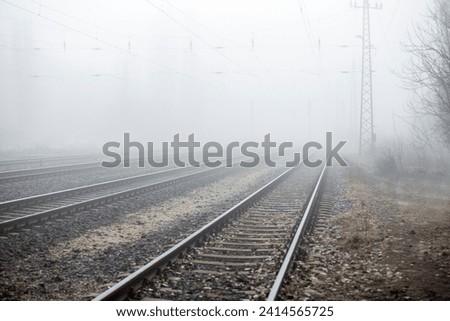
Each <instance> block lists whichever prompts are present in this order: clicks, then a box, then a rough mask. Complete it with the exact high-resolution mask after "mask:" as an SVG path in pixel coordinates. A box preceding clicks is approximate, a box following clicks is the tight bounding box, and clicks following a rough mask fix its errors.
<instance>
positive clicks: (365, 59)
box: [350, 0, 382, 154]
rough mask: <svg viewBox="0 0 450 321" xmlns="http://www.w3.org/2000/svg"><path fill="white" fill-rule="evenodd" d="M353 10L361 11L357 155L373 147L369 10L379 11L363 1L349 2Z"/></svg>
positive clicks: (377, 6) (376, 7)
mask: <svg viewBox="0 0 450 321" xmlns="http://www.w3.org/2000/svg"><path fill="white" fill-rule="evenodd" d="M350 5H351V6H352V7H355V8H361V9H363V32H362V67H361V110H360V115H359V118H360V119H359V121H360V131H359V153H360V154H362V153H367V152H371V151H373V149H374V145H375V133H374V129H373V96H372V47H371V41H370V9H381V8H382V5H379V4H378V3H377V4H375V5H374V6H371V5H370V4H369V0H363V4H362V5H358V4H356V3H353V2H350Z"/></svg>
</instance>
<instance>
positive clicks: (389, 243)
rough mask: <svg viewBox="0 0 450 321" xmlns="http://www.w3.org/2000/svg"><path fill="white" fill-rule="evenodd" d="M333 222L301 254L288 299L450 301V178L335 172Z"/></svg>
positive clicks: (357, 170) (317, 232) (286, 294)
mask: <svg viewBox="0 0 450 321" xmlns="http://www.w3.org/2000/svg"><path fill="white" fill-rule="evenodd" d="M328 186H329V188H327V192H326V193H325V194H326V195H328V196H329V197H330V199H332V200H333V202H332V203H333V204H332V217H331V219H327V220H326V225H325V226H322V227H320V228H317V229H316V230H315V231H314V232H313V233H312V235H311V236H310V237H309V239H308V240H307V242H305V244H304V245H303V246H302V247H301V253H303V254H302V257H301V258H300V260H299V261H298V262H297V263H296V265H295V267H294V271H293V273H292V274H291V278H290V281H289V283H288V284H287V285H286V287H285V290H284V292H283V293H282V297H283V298H284V299H287V300H449V299H450V256H449V254H450V251H449V247H450V239H449V236H450V179H449V176H448V174H447V175H442V174H441V175H435V176H429V177H424V176H422V177H421V178H417V177H416V178H414V177H405V176H401V177H391V178H387V177H383V173H379V172H376V171H369V170H365V169H363V167H362V166H358V165H353V166H350V167H349V168H335V169H333V171H332V174H331V175H330V178H329V185H328Z"/></svg>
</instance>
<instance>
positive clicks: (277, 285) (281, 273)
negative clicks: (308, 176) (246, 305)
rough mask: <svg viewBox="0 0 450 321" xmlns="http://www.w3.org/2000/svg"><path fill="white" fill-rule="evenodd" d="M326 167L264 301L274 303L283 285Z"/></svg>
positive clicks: (305, 227) (317, 196)
mask: <svg viewBox="0 0 450 321" xmlns="http://www.w3.org/2000/svg"><path fill="white" fill-rule="evenodd" d="M326 170H327V165H326V163H325V164H324V166H323V169H322V171H321V172H320V175H319V179H318V180H317V183H316V185H315V187H314V190H313V192H312V194H311V196H310V198H309V201H308V205H307V207H306V209H305V211H304V213H303V215H302V217H301V220H300V222H299V224H298V226H297V228H296V230H295V235H294V237H293V239H292V241H291V244H290V246H289V249H288V251H287V252H286V255H285V257H284V260H283V263H282V264H281V267H280V269H279V270H278V274H277V276H276V278H275V281H274V283H273V285H272V287H271V289H270V292H269V295H268V296H267V298H266V301H275V300H276V299H277V297H278V293H279V292H280V289H281V287H282V285H283V282H284V279H285V277H286V275H287V274H288V273H289V271H290V269H291V267H292V263H293V262H294V260H295V256H296V254H297V249H298V246H299V245H300V243H301V240H302V237H303V235H304V233H305V231H306V229H307V227H308V226H309V222H310V221H311V217H312V215H313V213H314V211H315V209H316V206H317V203H318V201H319V199H320V194H321V191H322V187H323V185H324V181H325V175H326Z"/></svg>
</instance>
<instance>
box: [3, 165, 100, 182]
mask: <svg viewBox="0 0 450 321" xmlns="http://www.w3.org/2000/svg"><path fill="white" fill-rule="evenodd" d="M96 168H101V163H100V162H89V163H79V164H68V165H58V166H45V167H37V168H26V169H15V170H10V171H3V172H0V182H2V183H3V182H7V181H11V180H16V179H22V178H33V177H38V176H44V175H51V174H60V173H70V172H74V171H83V170H88V169H96Z"/></svg>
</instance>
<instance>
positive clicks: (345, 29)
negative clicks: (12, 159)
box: [0, 0, 430, 149]
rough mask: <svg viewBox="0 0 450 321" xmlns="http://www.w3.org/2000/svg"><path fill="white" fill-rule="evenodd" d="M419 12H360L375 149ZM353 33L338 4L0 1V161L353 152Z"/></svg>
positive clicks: (403, 96) (405, 5) (395, 105)
mask: <svg viewBox="0 0 450 321" xmlns="http://www.w3.org/2000/svg"><path fill="white" fill-rule="evenodd" d="M361 1H362V0H360V1H359V3H361ZM371 3H372V4H375V2H374V1H372V2H371ZM428 3H430V0H413V1H406V0H390V1H383V2H382V4H383V9H382V10H372V11H371V27H372V44H373V46H374V51H373V62H372V63H373V69H374V71H375V72H374V74H373V93H374V114H375V126H376V127H375V131H376V133H377V135H378V137H379V140H382V139H384V138H388V137H390V136H391V135H392V127H393V126H392V113H393V112H394V113H397V114H403V113H404V111H403V109H404V107H405V105H406V103H407V101H408V93H407V92H405V91H404V90H402V89H401V88H400V87H399V85H400V84H401V83H400V81H399V80H398V78H397V77H396V76H395V75H394V74H393V71H396V70H397V71H398V70H399V69H400V68H401V66H402V64H403V63H405V62H406V61H407V56H406V55H405V54H404V53H403V52H402V50H401V47H400V41H402V40H404V39H405V33H406V31H407V28H408V27H410V26H411V23H412V21H414V20H416V21H420V19H421V17H420V15H421V14H423V13H424V12H425V9H426V6H427V4H428ZM15 6H19V7H20V8H18V7H15ZM300 8H302V11H303V12H302V11H301V10H300ZM361 25H362V11H361V10H358V9H353V8H350V6H349V1H347V0H345V1H341V0H300V1H297V0H271V1H269V0H255V1H250V0H240V1H237V0H227V1H214V0H208V1H206V0H202V1H200V0H190V1H181V0H169V1H163V0H149V1H145V0H128V1H124V0H122V1H119V0H89V1H87V0H77V1H67V0H37V1H34V0H0V97H1V98H0V149H10V148H28V147H31V146H35V145H36V144H39V145H48V146H52V147H58V146H66V147H67V146H74V147H81V146H97V145H101V144H103V143H104V142H106V141H109V140H119V139H120V137H121V136H122V134H123V132H124V131H129V132H131V135H132V137H134V138H136V139H139V140H141V141H143V142H145V141H151V140H156V141H160V140H164V139H170V138H171V137H172V136H173V135H174V134H176V133H178V132H180V133H182V134H185V135H187V134H189V133H192V132H193V133H195V134H196V136H197V137H198V138H199V139H202V140H204V141H206V140H227V141H228V140H231V139H240V140H246V139H251V138H253V139H254V140H258V141H260V140H261V139H262V138H263V135H264V134H266V133H272V135H273V136H274V137H275V138H278V139H280V140H295V141H297V140H299V141H304V140H309V139H322V138H323V137H324V132H325V131H334V132H335V133H336V134H337V135H338V136H339V137H340V138H343V139H348V138H353V137H350V133H352V130H353V132H354V130H355V129H354V127H351V123H350V120H351V119H352V118H354V116H355V115H354V114H351V106H352V100H351V97H352V96H351V93H352V83H353V88H356V102H355V104H356V107H357V109H358V110H359V104H360V103H359V96H360V92H359V91H360V88H359V84H360V74H359V73H358V71H359V70H360V68H361V39H360V38H358V37H357V36H358V35H361ZM319 43H320V46H319ZM343 46H345V47H343ZM352 64H354V68H355V70H356V74H354V79H353V82H352V73H351V71H352ZM308 106H311V111H310V112H309V109H308ZM357 119H359V118H357ZM397 121H398V123H397V124H396V125H397V126H398V127H399V128H398V129H399V130H400V131H402V132H404V135H407V127H406V125H404V124H402V123H401V121H400V120H397ZM354 125H355V124H354V122H353V124H352V126H354ZM356 125H357V126H358V124H356ZM352 128H353V129H352Z"/></svg>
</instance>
